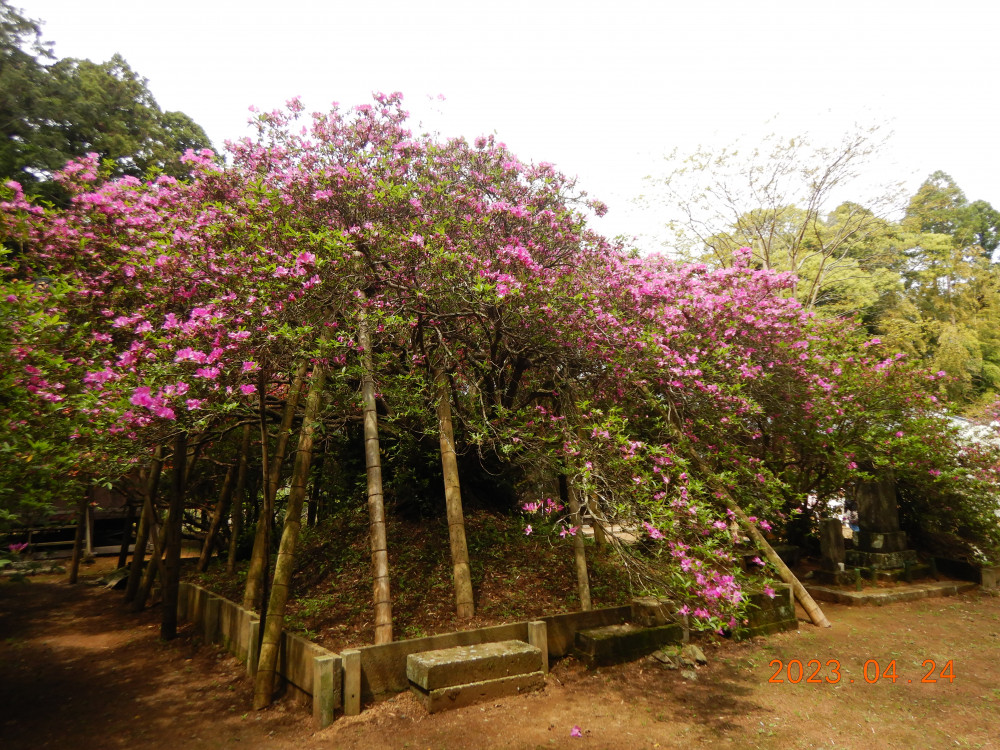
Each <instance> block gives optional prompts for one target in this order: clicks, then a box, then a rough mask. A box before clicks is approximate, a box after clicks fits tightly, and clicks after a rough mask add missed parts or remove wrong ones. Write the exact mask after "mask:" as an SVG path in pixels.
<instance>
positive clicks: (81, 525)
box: [69, 487, 91, 584]
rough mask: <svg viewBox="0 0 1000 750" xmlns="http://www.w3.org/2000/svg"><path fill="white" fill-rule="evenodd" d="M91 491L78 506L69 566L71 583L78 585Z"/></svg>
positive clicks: (87, 492) (83, 496)
mask: <svg viewBox="0 0 1000 750" xmlns="http://www.w3.org/2000/svg"><path fill="white" fill-rule="evenodd" d="M90 493H91V489H90V488H89V487H88V488H87V489H86V491H85V492H84V493H83V494H82V495H81V496H80V499H79V501H77V504H76V536H75V537H74V538H73V558H72V560H71V561H70V565H69V582H70V583H71V584H74V583H76V580H77V578H78V577H79V575H80V558H81V557H83V539H84V532H85V529H86V526H87V506H89V505H90Z"/></svg>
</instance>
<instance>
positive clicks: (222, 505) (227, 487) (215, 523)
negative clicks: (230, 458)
mask: <svg viewBox="0 0 1000 750" xmlns="http://www.w3.org/2000/svg"><path fill="white" fill-rule="evenodd" d="M235 478H236V466H235V465H231V466H230V467H229V468H228V469H227V470H226V478H225V479H224V480H222V492H220V493H219V502H218V503H216V505H215V512H214V513H213V514H212V522H211V523H210V524H209V525H208V533H207V534H205V543H204V544H203V545H202V547H201V555H200V556H199V557H198V572H199V573H204V572H205V571H206V570H208V561H209V560H210V559H211V558H212V547H214V546H215V539H216V537H217V536H218V535H219V529H221V528H222V519H224V518H225V517H226V513H227V512H228V511H229V501H230V499H231V498H232V496H233V482H234V480H235Z"/></svg>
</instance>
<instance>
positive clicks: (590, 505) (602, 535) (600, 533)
mask: <svg viewBox="0 0 1000 750" xmlns="http://www.w3.org/2000/svg"><path fill="white" fill-rule="evenodd" d="M584 504H585V505H586V506H587V510H588V511H590V517H591V518H593V519H594V543H595V544H596V545H597V546H598V547H604V546H605V545H606V544H607V543H608V532H607V530H606V529H605V528H604V523H605V521H606V520H607V519H605V518H604V516H603V515H602V514H601V513H600V509H599V508H598V506H597V503H596V502H594V501H592V500H591V499H590V498H589V497H588V498H585V500H584Z"/></svg>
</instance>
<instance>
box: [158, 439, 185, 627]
mask: <svg viewBox="0 0 1000 750" xmlns="http://www.w3.org/2000/svg"><path fill="white" fill-rule="evenodd" d="M186 464H187V433H186V432H180V433H178V435H177V437H176V438H174V469H173V473H172V476H171V482H170V508H169V510H168V512H167V522H166V524H164V525H165V526H166V529H167V543H166V556H165V558H164V564H163V580H162V583H163V618H162V620H161V621H160V637H161V638H162V639H163V640H165V641H169V640H171V639H173V638H174V637H176V635H177V599H178V595H179V594H180V584H181V529H182V526H183V522H184V484H185V478H186V477H185V473H186V472H185V469H186Z"/></svg>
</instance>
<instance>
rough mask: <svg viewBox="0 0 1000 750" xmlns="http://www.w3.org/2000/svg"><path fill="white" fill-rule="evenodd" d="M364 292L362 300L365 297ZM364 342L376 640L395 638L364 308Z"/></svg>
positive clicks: (363, 385) (361, 337)
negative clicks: (393, 635) (393, 636)
mask: <svg viewBox="0 0 1000 750" xmlns="http://www.w3.org/2000/svg"><path fill="white" fill-rule="evenodd" d="M364 299H365V297H364V293H362V302H363V301H364ZM358 328H359V332H358V340H359V343H360V344H361V366H362V374H361V395H362V400H363V406H364V431H365V468H366V470H367V477H368V523H369V530H370V536H371V547H372V577H373V579H374V585H373V598H374V602H375V643H376V645H377V644H380V643H390V642H391V641H392V597H391V595H390V591H389V552H388V544H387V542H386V533H385V504H384V502H383V497H382V460H381V456H380V451H379V440H378V415H377V413H376V410H375V377H374V369H375V367H374V364H373V358H372V342H371V335H370V334H369V331H368V319H367V316H366V315H365V313H364V311H362V313H361V317H360V322H359V327H358Z"/></svg>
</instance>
